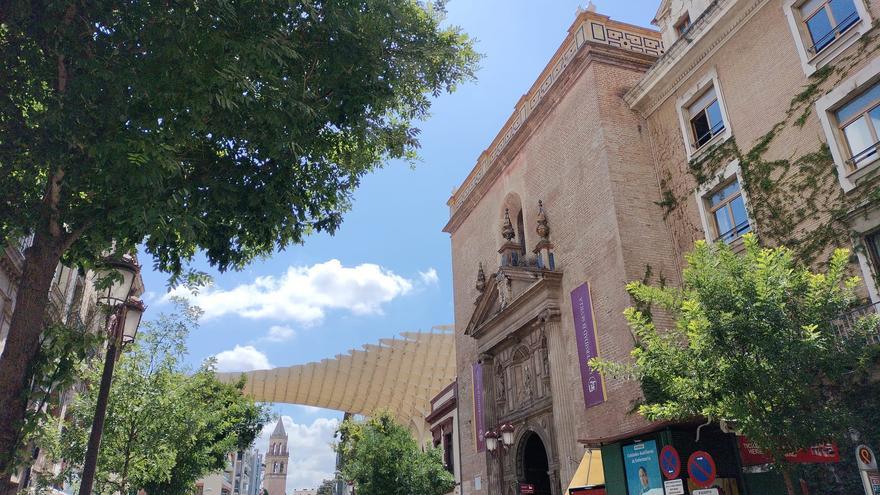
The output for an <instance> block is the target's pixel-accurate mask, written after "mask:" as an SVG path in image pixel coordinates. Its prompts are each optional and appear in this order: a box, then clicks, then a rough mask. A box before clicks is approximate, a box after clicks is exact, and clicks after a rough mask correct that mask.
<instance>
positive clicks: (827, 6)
mask: <svg viewBox="0 0 880 495" xmlns="http://www.w3.org/2000/svg"><path fill="white" fill-rule="evenodd" d="M823 2H824V3H822V5H820V6H818V7H817V8H816V9H814V10H813V11H812V12H811V13H810V14H808V15H803V14H801V12H800V8H798V14H800V15H801V24H802V25H803V28H802V29H804V31H805V34H807V35H809V40H810V41H813V32H812V31H810V26H809V24H808V23H809V22H810V20H811V19H812V18H813V17H816V16H817V15H818V14H819V12H821V11H823V10H824V11H825V14H826V15H827V16H828V21H829V23H831V32H829V34H831V33H834V38H833V39H832V40H831V41H829V42H828V43H826V44H825V46H823V47H822V48H821V49H816V45H817V44H818V43H817V42H813V44H812V45H810V47H809V48H807V53H808V54H809V53H810V52H812V55H811V56H813V57H815V56H818V55H819V54H820V53H821V52H823V51H825V49H826V48H828V47H830V46H832V45H834V42H835V41H837V40H838V38H840V37H841V36H844V35H845V34H846V32H847V31H849V30H850V29H852V28H853V27H854V26H855V25H856V24H858V20H857V21H856V22H854V23H853V24H850V25H849V26H847V27H846V28H845V29H843V30H838V27H839V26H840V24H842V22H841V21H839V20H838V19H835V18H834V11H833V10H831V2H832V0H823ZM852 2H853V7H855V3H856V0H852ZM804 3H806V2H804ZM858 13H859V11H858V9H856V14H857V15H858ZM859 20H861V16H859ZM825 36H828V35H827V34H826V35H825ZM805 41H806V40H805Z"/></svg>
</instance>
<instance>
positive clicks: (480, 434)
mask: <svg viewBox="0 0 880 495" xmlns="http://www.w3.org/2000/svg"><path fill="white" fill-rule="evenodd" d="M473 378H474V435H475V436H476V438H475V439H474V440H476V442H477V452H482V451H484V450H485V449H486V437H485V435H486V420H485V416H484V415H483V365H482V364H480V363H474V368H473Z"/></svg>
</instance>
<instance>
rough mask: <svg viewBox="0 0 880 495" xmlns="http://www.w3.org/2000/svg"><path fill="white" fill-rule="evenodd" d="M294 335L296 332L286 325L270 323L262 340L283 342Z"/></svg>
mask: <svg viewBox="0 0 880 495" xmlns="http://www.w3.org/2000/svg"><path fill="white" fill-rule="evenodd" d="M295 335H296V332H295V331H294V330H293V329H292V328H290V327H288V326H281V325H272V326H271V327H269V333H267V334H266V336H265V337H263V338H262V340H265V341H266V342H285V341H288V340H290V339H292V338H293V337H294V336H295Z"/></svg>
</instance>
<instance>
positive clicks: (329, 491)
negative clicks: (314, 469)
mask: <svg viewBox="0 0 880 495" xmlns="http://www.w3.org/2000/svg"><path fill="white" fill-rule="evenodd" d="M334 488H336V480H332V479H330V480H324V481H322V482H321V486H319V487H318V491H317V494H318V495H333V489H334Z"/></svg>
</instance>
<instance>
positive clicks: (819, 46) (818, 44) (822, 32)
mask: <svg viewBox="0 0 880 495" xmlns="http://www.w3.org/2000/svg"><path fill="white" fill-rule="evenodd" d="M799 11H800V15H801V19H803V23H804V27H805V29H806V32H807V34H808V35H809V40H810V42H811V43H812V44H811V45H810V47H809V48H808V50H807V51H808V52H809V53H810V54H811V55H815V54H818V53H819V52H821V51H822V50H824V49H825V48H827V47H828V46H830V45H831V44H832V43H833V42H834V40H836V39H837V38H839V37H840V36H841V35H842V34H843V33H844V32H846V31H847V30H848V29H849V28H851V27H853V26H854V25H855V24H856V23H857V22H859V12H858V11H857V10H856V6H855V3H854V0H807V2H806V3H804V4H803V5H801V6H800V8H799Z"/></svg>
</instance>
